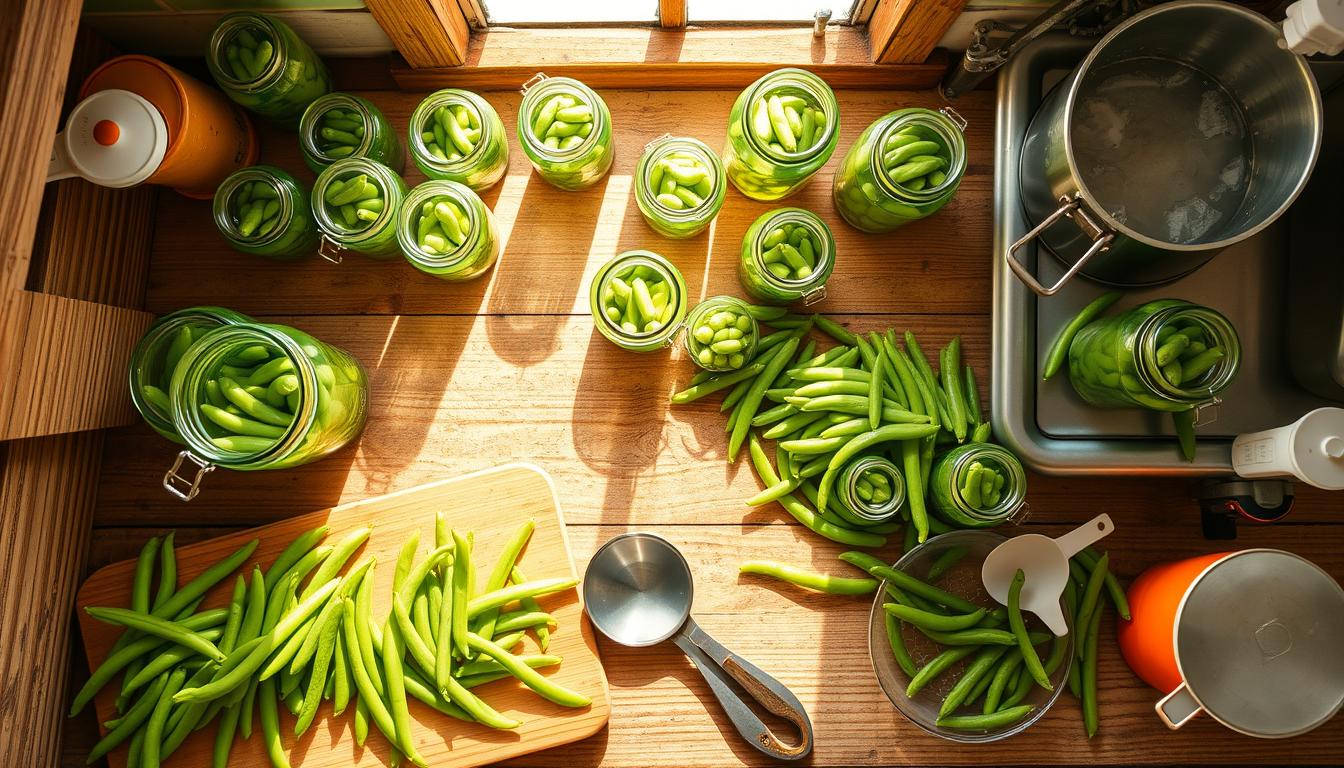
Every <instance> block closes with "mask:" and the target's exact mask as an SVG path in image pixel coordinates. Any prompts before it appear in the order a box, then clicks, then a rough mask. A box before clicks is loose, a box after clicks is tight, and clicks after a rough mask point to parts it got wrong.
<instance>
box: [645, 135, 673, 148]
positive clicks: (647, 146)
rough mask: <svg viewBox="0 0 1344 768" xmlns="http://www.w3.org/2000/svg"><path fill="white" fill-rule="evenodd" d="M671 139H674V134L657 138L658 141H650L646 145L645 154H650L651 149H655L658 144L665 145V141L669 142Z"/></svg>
mask: <svg viewBox="0 0 1344 768" xmlns="http://www.w3.org/2000/svg"><path fill="white" fill-rule="evenodd" d="M671 138H673V136H672V134H670V133H664V134H663V135H662V136H659V137H658V138H656V139H650V140H649V143H647V144H645V145H644V151H645V152H648V151H649V150H650V149H653V147H654V145H656V144H661V143H663V142H664V141H667V140H668V139H671Z"/></svg>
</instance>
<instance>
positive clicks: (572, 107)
mask: <svg viewBox="0 0 1344 768" xmlns="http://www.w3.org/2000/svg"><path fill="white" fill-rule="evenodd" d="M592 132H593V106H592V105H591V104H588V103H585V102H584V101H583V98H582V97H581V96H580V95H579V94H578V93H576V92H568V93H558V94H556V95H554V96H552V97H551V98H549V99H547V100H546V101H544V102H542V103H541V104H540V105H539V106H538V107H537V110H536V113H535V114H533V115H532V135H533V136H536V137H537V138H538V139H541V143H542V144H544V145H545V146H546V147H547V148H548V149H556V150H560V151H564V150H567V149H573V148H574V147H577V146H579V145H580V144H582V143H583V140H584V139H586V138H587V137H588V135H589V134H591V133H592Z"/></svg>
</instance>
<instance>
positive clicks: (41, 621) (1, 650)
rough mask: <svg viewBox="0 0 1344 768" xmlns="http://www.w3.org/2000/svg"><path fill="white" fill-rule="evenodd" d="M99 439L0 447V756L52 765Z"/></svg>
mask: <svg viewBox="0 0 1344 768" xmlns="http://www.w3.org/2000/svg"><path fill="white" fill-rule="evenodd" d="M102 446H103V433H102V432H85V433H81V434H77V435H61V436H58V437H42V438H37V439H34V440H16V441H14V442H10V443H5V444H3V445H0V680H4V687H5V691H6V692H7V693H6V696H5V697H4V698H5V699H6V700H7V701H6V703H5V705H4V706H0V755H5V756H6V757H5V764H6V765H10V766H16V767H18V766H23V767H24V768H29V767H32V768H37V767H38V766H44V767H45V766H54V765H57V764H59V762H60V756H61V755H60V751H61V749H60V747H61V732H62V729H63V727H64V724H65V719H66V718H65V712H64V711H62V710H63V709H64V702H65V695H66V678H67V676H68V673H69V669H70V664H69V661H68V659H67V652H68V650H69V648H70V635H71V632H70V627H71V625H72V624H73V622H72V621H71V620H70V613H71V611H72V610H73V607H74V601H75V590H76V588H77V587H78V586H79V580H80V577H81V575H82V573H83V570H84V559H85V556H86V553H87V551H88V544H89V533H90V529H91V523H92V520H93V500H94V497H95V495H96V494H95V489H96V488H97V485H98V476H99V461H100V459H101V458H102Z"/></svg>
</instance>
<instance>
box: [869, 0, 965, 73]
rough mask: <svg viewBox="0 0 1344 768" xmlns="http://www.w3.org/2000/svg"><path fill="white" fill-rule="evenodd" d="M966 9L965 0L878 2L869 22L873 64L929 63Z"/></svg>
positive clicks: (889, 0) (882, 0)
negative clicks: (946, 33)
mask: <svg viewBox="0 0 1344 768" xmlns="http://www.w3.org/2000/svg"><path fill="white" fill-rule="evenodd" d="M965 7H966V0H878V3H877V7H876V8H875V9H874V10H873V15H872V18H870V19H869V20H868V34H869V37H870V38H871V41H872V56H873V61H875V62H877V63H879V64H916V63H919V62H922V61H925V60H927V59H928V58H929V55H930V54H932V53H933V50H934V46H936V45H938V41H939V40H941V39H943V34H944V33H945V32H947V30H948V28H949V27H951V26H952V22H954V21H956V19H957V16H959V15H961V11H962V9H963V8H965Z"/></svg>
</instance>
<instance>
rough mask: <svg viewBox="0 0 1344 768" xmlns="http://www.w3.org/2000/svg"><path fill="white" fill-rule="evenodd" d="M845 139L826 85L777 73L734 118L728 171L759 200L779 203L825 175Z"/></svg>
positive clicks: (742, 98) (792, 72)
mask: <svg viewBox="0 0 1344 768" xmlns="http://www.w3.org/2000/svg"><path fill="white" fill-rule="evenodd" d="M839 136H840V106H839V104H838V103H837V102H836V100H835V92H833V91H832V90H831V87H830V86H829V85H827V84H826V81H824V80H822V79H821V78H820V77H817V76H816V75H814V74H812V73H811V72H808V71H807V70H804V69H792V68H790V69H777V70H775V71H774V72H771V73H769V74H767V75H765V76H764V77H762V78H761V79H759V80H757V81H756V82H754V83H752V84H751V86H749V87H748V88H747V89H746V90H745V91H743V92H742V93H741V94H740V95H738V97H737V101H735V102H734V103H733V108H732V111H731V112H729V114H728V144H727V148H726V149H725V150H724V156H723V166H724V168H725V169H727V172H728V178H730V179H732V181H733V184H734V185H735V186H736V187H737V188H738V190H739V191H740V192H741V193H742V194H744V195H746V196H747V197H750V198H752V199H753V200H779V199H781V198H784V197H788V196H789V195H791V194H793V193H794V192H796V191H797V190H798V189H799V188H800V187H802V186H803V185H804V184H806V183H807V181H808V179H811V178H812V176H813V174H815V173H816V172H817V171H819V170H821V167H822V166H823V165H825V164H826V161H827V160H829V159H831V154H832V153H833V152H835V145H836V142H837V141H838V140H839Z"/></svg>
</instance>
